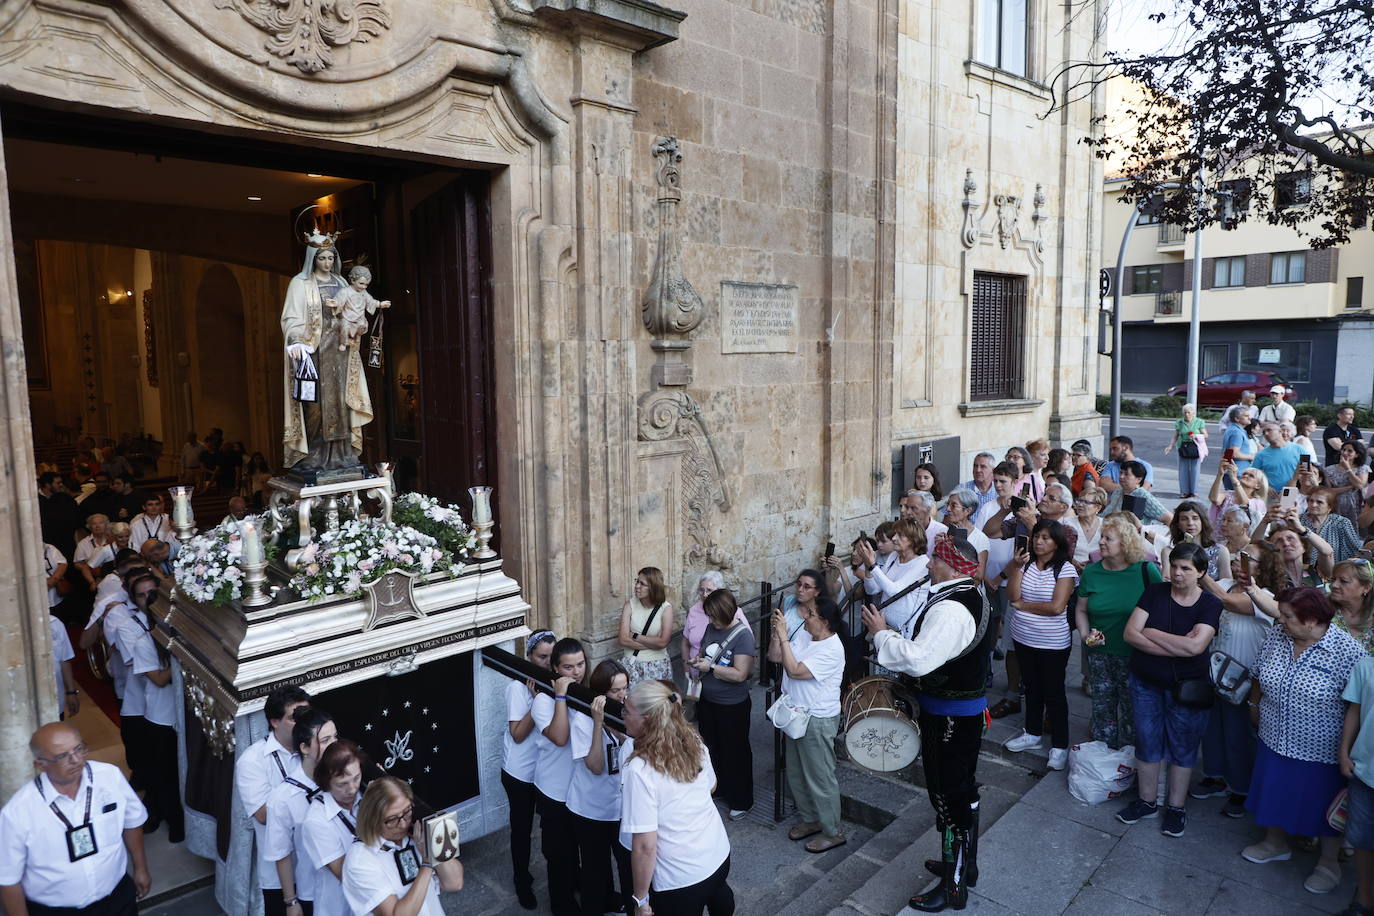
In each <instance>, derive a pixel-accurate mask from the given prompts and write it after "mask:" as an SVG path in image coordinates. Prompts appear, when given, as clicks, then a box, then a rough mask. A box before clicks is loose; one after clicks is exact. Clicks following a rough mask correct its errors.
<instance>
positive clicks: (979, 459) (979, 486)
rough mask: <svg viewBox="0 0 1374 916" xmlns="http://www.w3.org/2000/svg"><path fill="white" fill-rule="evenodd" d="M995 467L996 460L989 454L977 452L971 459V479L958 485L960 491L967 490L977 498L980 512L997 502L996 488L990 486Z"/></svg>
mask: <svg viewBox="0 0 1374 916" xmlns="http://www.w3.org/2000/svg"><path fill="white" fill-rule="evenodd" d="M996 465H997V459H996V458H994V457H993V455H992V453H991V452H979V453H978V454H977V455H975V456H974V458H973V479H972V480H966V481H964V482H963V483H961V484H959V487H958V488H959V489H960V490H968V491H970V492H972V493H973V495H974V496H977V497H978V508H979V509H980V510H981V509H982V508H983V507H984V506H986V505H987V504H988V503H992V502H996V501H997V488H996V487H995V486H993V484H992V469H993V468H994V467H995V466H996Z"/></svg>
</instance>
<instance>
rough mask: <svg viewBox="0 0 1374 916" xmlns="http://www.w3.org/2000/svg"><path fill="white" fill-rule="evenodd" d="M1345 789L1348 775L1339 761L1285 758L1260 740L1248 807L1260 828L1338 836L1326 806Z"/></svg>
mask: <svg viewBox="0 0 1374 916" xmlns="http://www.w3.org/2000/svg"><path fill="white" fill-rule="evenodd" d="M1344 788H1345V777H1344V776H1342V775H1341V769H1340V767H1338V766H1337V765H1336V764H1334V763H1312V762H1310V761H1307V760H1294V759H1293V758H1291V757H1284V756H1283V755H1281V754H1276V753H1274V752H1273V751H1272V750H1270V749H1269V747H1268V745H1266V744H1265V743H1264V742H1263V741H1261V742H1260V743H1259V750H1258V751H1257V752H1256V754H1255V775H1254V776H1253V777H1251V779H1250V794H1249V796H1248V797H1247V798H1246V799H1245V810H1247V811H1249V812H1250V813H1251V814H1253V815H1254V816H1255V823H1256V824H1258V825H1259V826H1261V827H1278V828H1280V829H1281V830H1284V831H1286V832H1287V833H1289V834H1292V835H1294V836H1339V835H1340V834H1338V833H1337V832H1336V831H1334V830H1332V829H1331V825H1330V824H1328V823H1327V822H1326V809H1327V808H1329V807H1330V806H1331V802H1332V801H1333V800H1334V799H1335V798H1336V795H1337V793H1339V792H1340V791H1341V789H1344Z"/></svg>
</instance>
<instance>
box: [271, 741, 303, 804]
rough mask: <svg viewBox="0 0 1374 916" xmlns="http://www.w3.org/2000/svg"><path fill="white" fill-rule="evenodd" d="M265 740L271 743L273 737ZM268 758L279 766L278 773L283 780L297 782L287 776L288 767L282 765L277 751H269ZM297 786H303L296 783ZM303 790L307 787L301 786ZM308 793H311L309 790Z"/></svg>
mask: <svg viewBox="0 0 1374 916" xmlns="http://www.w3.org/2000/svg"><path fill="white" fill-rule="evenodd" d="M265 740H269V741H270V740H271V736H269V737H268V738H267V739H265ZM267 756H268V757H271V758H272V762H273V763H275V764H276V765H277V772H278V773H280V774H281V778H282V779H284V780H286V781H287V782H295V780H293V779H291V778H290V777H289V776H287V775H286V767H284V766H282V765H281V758H280V757H278V756H277V752H276V751H269V752H268V754H267ZM296 785H298V786H301V784H300V783H298V782H297V783H296ZM301 788H302V789H305V786H301ZM306 791H309V790H308V789H307V790H306Z"/></svg>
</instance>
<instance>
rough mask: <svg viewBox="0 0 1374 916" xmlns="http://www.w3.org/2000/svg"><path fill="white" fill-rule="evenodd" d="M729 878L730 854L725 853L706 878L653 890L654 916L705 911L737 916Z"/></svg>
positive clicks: (690, 915) (697, 914)
mask: <svg viewBox="0 0 1374 916" xmlns="http://www.w3.org/2000/svg"><path fill="white" fill-rule="evenodd" d="M729 877H730V857H729V856H726V857H725V861H724V862H722V863H720V868H717V869H716V870H715V873H714V874H712V875H711V877H709V878H707V879H706V880H705V881H699V882H697V883H696V884H689V885H688V886H687V887H680V888H678V889H677V890H673V891H653V892H652V893H651V894H650V895H649V905H650V906H652V907H653V910H654V916H701V914H702V911H703V910H704V911H706V912H708V913H710V914H711V916H734V912H735V892H734V891H732V890H730V885H729V884H728V883H727V882H726V879H727V878H729Z"/></svg>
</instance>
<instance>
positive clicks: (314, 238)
mask: <svg viewBox="0 0 1374 916" xmlns="http://www.w3.org/2000/svg"><path fill="white" fill-rule="evenodd" d="M342 234H343V233H340V232H321V231H320V230H319V228H318V227H316V228H314V229H312V230H311V231H310V232H303V233H301V235H302V236H304V237H305V244H307V245H309V246H310V247H311V248H319V249H321V250H323V249H326V248H333V247H334V242H335V240H337V239H338V237H339V236H340V235H342Z"/></svg>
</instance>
